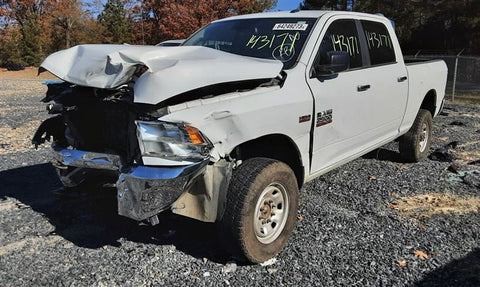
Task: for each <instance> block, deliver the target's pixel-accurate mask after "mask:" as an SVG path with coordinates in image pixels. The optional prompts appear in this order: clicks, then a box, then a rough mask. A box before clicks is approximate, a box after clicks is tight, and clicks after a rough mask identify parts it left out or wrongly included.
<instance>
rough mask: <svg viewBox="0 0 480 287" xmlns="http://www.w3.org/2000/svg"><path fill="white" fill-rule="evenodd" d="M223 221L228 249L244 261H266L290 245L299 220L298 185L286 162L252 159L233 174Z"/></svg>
mask: <svg viewBox="0 0 480 287" xmlns="http://www.w3.org/2000/svg"><path fill="white" fill-rule="evenodd" d="M226 202H227V203H226V207H225V213H224V215H223V217H222V219H221V220H220V222H219V232H220V234H219V236H220V239H221V242H222V243H223V244H224V247H226V248H227V251H229V252H230V253H231V254H232V255H234V256H235V257H237V258H238V259H240V260H247V261H250V262H252V263H260V262H265V261H267V260H268V259H271V258H273V257H275V255H277V254H278V253H279V252H280V251H281V250H282V249H283V248H284V247H285V245H286V244H287V240H288V238H289V236H290V234H291V232H292V230H293V228H294V226H295V222H296V220H297V206H298V184H297V179H296V177H295V174H294V173H293V171H292V169H291V168H290V167H289V166H288V165H286V164H284V163H283V162H280V161H277V160H273V159H268V158H251V159H248V160H246V161H244V162H243V164H242V165H240V166H239V167H238V168H237V169H236V170H234V173H233V175H232V180H231V182H230V185H229V188H228V193H227V200H226Z"/></svg>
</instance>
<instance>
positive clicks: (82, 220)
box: [0, 164, 229, 263]
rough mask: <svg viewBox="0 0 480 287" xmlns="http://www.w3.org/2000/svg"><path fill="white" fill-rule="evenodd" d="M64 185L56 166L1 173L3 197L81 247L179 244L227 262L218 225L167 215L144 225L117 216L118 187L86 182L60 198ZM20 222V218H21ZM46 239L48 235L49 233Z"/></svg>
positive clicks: (185, 249) (199, 255)
mask: <svg viewBox="0 0 480 287" xmlns="http://www.w3.org/2000/svg"><path fill="white" fill-rule="evenodd" d="M60 186H61V183H60V181H59V179H58V177H57V174H56V171H55V169H54V167H53V166H52V165H51V164H39V165H33V166H28V167H22V168H17V169H11V170H6V171H2V172H0V198H6V197H11V198H15V199H17V200H18V201H20V202H21V203H23V204H25V205H28V206H30V207H31V208H32V209H33V210H34V211H36V212H40V213H42V214H44V215H45V217H46V218H47V219H48V221H49V222H50V223H51V224H52V225H53V226H55V231H54V232H52V233H53V234H58V235H60V236H62V237H64V238H65V239H66V240H68V241H71V242H72V243H74V244H75V245H77V246H80V247H86V248H93V249H94V248H100V247H102V246H105V245H110V246H117V247H118V246H120V245H121V240H119V239H121V238H125V239H127V240H130V241H134V242H139V243H146V244H156V245H170V244H172V245H175V247H176V248H177V249H178V250H181V251H183V252H185V253H187V254H190V255H192V256H194V257H197V258H204V257H205V258H208V259H209V260H212V261H215V262H219V263H226V262H227V261H228V260H229V258H228V257H227V255H226V254H225V253H224V252H223V251H222V250H221V249H220V248H219V247H218V246H219V244H218V240H217V238H216V232H215V226H214V225H213V224H206V223H202V222H199V221H196V220H191V219H188V218H185V217H181V216H176V215H174V214H172V213H171V212H165V213H164V214H162V216H160V217H159V218H160V224H159V225H157V226H149V225H139V224H138V223H137V222H135V221H133V220H130V219H128V218H125V217H121V216H119V215H118V214H117V202H116V189H115V188H103V187H99V186H95V185H94V184H88V183H87V184H86V185H85V186H84V187H83V186H82V188H81V189H78V190H76V191H74V192H72V193H71V194H70V193H69V195H68V196H66V195H65V196H62V197H59V196H56V195H55V194H53V193H52V190H55V189H57V188H58V187H60ZM19 220H21V219H19ZM44 236H46V235H44Z"/></svg>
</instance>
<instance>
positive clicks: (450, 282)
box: [414, 248, 480, 287]
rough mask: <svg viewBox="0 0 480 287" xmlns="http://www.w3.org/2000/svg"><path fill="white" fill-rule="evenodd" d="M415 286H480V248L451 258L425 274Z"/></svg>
mask: <svg viewBox="0 0 480 287" xmlns="http://www.w3.org/2000/svg"><path fill="white" fill-rule="evenodd" d="M414 286H416V287H433V286H436V287H440V286H442V287H447V286H452V287H453V286H455V287H456V286H462V287H478V286H480V249H479V248H477V249H475V250H474V251H472V252H470V253H469V254H468V255H467V256H466V257H464V258H462V259H458V260H453V261H451V262H450V263H448V264H447V265H445V266H442V267H440V268H438V269H436V270H434V271H432V272H430V273H428V274H427V275H426V277H425V278H424V279H423V280H422V281H420V282H417V283H415V285H414Z"/></svg>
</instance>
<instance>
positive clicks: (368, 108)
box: [33, 11, 447, 262]
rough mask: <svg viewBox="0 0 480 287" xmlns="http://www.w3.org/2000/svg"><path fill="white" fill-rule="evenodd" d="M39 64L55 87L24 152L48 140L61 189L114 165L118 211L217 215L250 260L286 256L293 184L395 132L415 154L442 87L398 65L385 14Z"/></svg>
mask: <svg viewBox="0 0 480 287" xmlns="http://www.w3.org/2000/svg"><path fill="white" fill-rule="evenodd" d="M44 70H48V71H50V72H51V73H53V74H54V75H56V76H57V77H58V78H60V79H61V80H62V81H60V82H55V83H49V84H48V91H47V95H46V97H45V98H44V100H43V101H44V102H47V103H49V104H48V107H47V110H48V111H49V113H50V114H53V115H54V116H53V117H51V118H49V119H47V120H46V121H45V122H44V123H42V125H41V126H40V127H39V129H38V130H37V132H36V134H35V135H34V137H33V143H34V144H36V145H38V144H42V143H44V142H45V140H49V139H50V137H53V145H52V146H53V150H54V152H55V157H56V159H55V161H54V162H53V163H54V165H55V166H56V167H57V168H58V171H59V175H60V178H61V179H62V182H63V183H64V185H65V186H66V187H70V186H75V185H79V184H81V183H82V181H83V180H84V178H85V177H86V176H88V175H89V174H90V175H91V174H92V173H93V174H95V173H97V172H99V170H107V171H110V172H112V173H113V174H115V176H116V178H117V179H118V180H117V181H116V188H117V191H118V197H117V198H118V213H119V214H120V215H123V216H126V217H129V218H131V219H134V220H138V221H148V222H150V223H152V224H156V223H158V222H159V220H160V219H161V212H162V211H165V210H171V211H172V212H173V213H176V214H180V215H183V216H187V217H191V218H194V219H198V220H200V221H204V222H211V223H213V222H216V224H218V227H219V236H221V238H222V240H221V241H222V243H224V245H225V247H226V248H227V250H229V251H230V252H231V253H232V254H234V255H236V256H237V257H241V258H244V259H246V260H249V261H251V262H263V261H266V260H268V259H270V258H272V257H274V256H276V254H278V253H279V252H280V251H281V250H282V249H283V247H284V246H285V244H286V242H287V239H288V237H289V235H290V233H291V231H292V230H293V228H294V225H295V222H296V220H297V205H298V196H299V192H298V191H299V189H300V188H301V187H302V185H303V184H304V183H306V182H308V181H310V180H313V179H314V178H316V177H318V176H319V175H322V174H324V173H326V172H328V171H330V170H332V169H334V168H336V167H338V166H340V165H342V164H345V163H347V162H349V161H351V160H353V159H355V158H358V157H359V156H361V155H364V154H366V153H368V152H370V151H372V150H374V149H376V148H378V147H380V146H382V145H384V144H386V143H388V142H390V141H393V140H396V139H398V141H399V147H400V148H399V149H400V153H401V154H402V155H403V156H404V157H405V159H406V160H408V161H411V162H415V161H420V160H422V159H424V158H425V157H426V155H427V154H428V152H429V148H430V142H431V140H432V117H435V116H436V115H437V114H438V113H439V111H440V110H441V108H442V105H443V101H444V93H445V86H446V78H447V68H446V65H445V63H444V62H443V61H428V62H412V63H408V62H406V61H405V60H404V58H403V56H402V53H401V49H400V45H399V42H398V40H397V38H396V36H395V32H394V27H393V25H392V24H391V22H390V21H389V19H387V18H385V17H383V16H379V15H370V14H362V13H354V12H333V11H296V12H291V13H289V12H272V13H261V14H252V15H243V16H234V17H230V18H227V19H222V20H218V21H215V22H212V23H211V24H209V25H207V26H205V27H204V28H202V29H200V30H199V31H198V32H196V33H195V34H193V35H192V36H191V37H190V38H188V39H187V40H185V41H184V42H183V43H182V44H181V46H178V47H155V46H131V45H80V46H76V47H73V48H70V49H66V50H63V51H59V52H56V53H54V54H52V55H50V56H49V57H47V58H46V59H45V61H44V62H43V63H42V65H41V67H40V72H41V71H44ZM319 192H322V191H319Z"/></svg>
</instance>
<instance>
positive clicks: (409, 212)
mask: <svg viewBox="0 0 480 287" xmlns="http://www.w3.org/2000/svg"><path fill="white" fill-rule="evenodd" d="M389 207H390V208H391V209H392V210H395V211H397V212H398V213H399V214H401V215H403V216H408V217H413V218H429V217H431V216H432V215H435V214H452V213H469V212H478V210H479V208H480V198H478V197H470V198H462V197H459V196H456V195H453V194H440V193H428V194H422V195H417V196H412V197H403V198H400V199H398V200H395V201H393V202H392V203H390V205H389Z"/></svg>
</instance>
